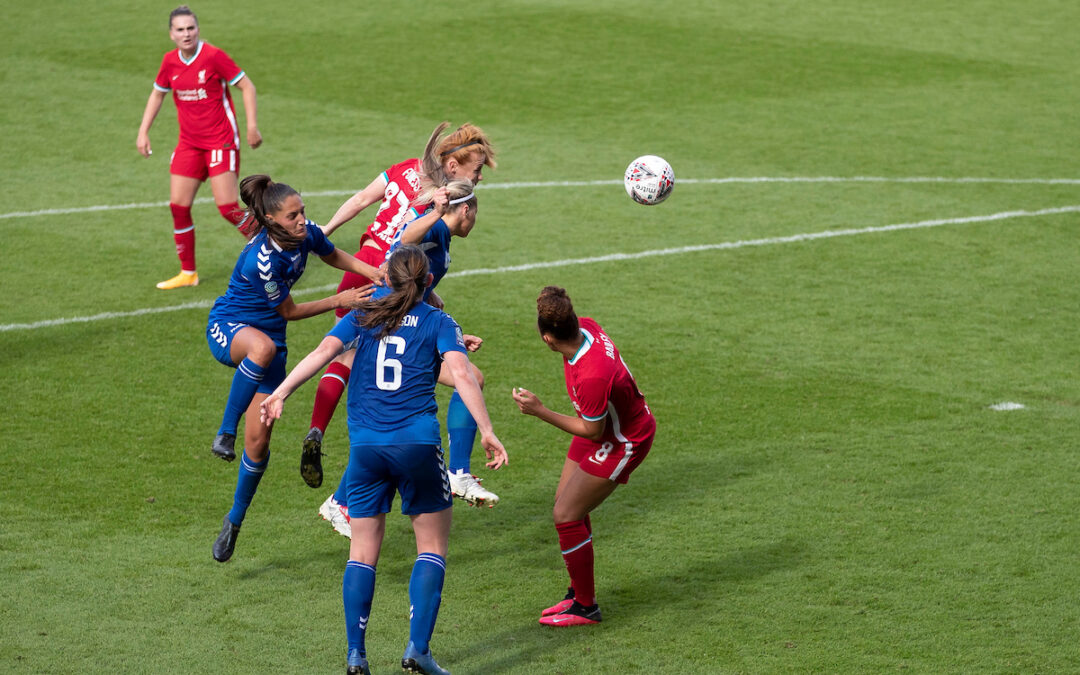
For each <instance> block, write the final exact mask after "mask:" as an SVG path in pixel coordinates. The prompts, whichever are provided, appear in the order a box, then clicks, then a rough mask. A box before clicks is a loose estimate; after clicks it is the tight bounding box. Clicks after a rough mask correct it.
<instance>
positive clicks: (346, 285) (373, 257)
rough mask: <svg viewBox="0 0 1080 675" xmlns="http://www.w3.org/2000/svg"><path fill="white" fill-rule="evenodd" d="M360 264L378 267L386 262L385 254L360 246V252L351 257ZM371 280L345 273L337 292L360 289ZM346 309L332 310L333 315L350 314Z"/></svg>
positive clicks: (379, 250)
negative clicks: (364, 263)
mask: <svg viewBox="0 0 1080 675" xmlns="http://www.w3.org/2000/svg"><path fill="white" fill-rule="evenodd" d="M353 257H354V258H356V259H357V260H359V261H360V262H366V263H367V264H369V265H371V266H372V267H378V266H380V265H382V264H383V263H384V262H386V253H384V252H383V250H382V249H380V248H375V247H374V246H360V250H359V251H357V252H356V255H354V256H353ZM370 283H371V279H368V278H367V277H365V276H364V275H362V274H355V273H353V272H346V273H345V274H344V276H342V277H341V283H340V284H338V287H337V292H338V293H340V292H342V291H347V290H349V289H350V288H360V287H361V286H363V285H364V284H370ZM351 311H352V310H351V309H349V308H348V307H338V308H337V309H335V310H334V314H337V318H339V319H340V318H341V317H343V316H345V315H346V314H348V313H349V312H351Z"/></svg>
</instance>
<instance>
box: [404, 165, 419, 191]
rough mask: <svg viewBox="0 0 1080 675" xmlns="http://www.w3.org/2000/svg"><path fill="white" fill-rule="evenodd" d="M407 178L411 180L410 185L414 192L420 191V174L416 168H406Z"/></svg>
mask: <svg viewBox="0 0 1080 675" xmlns="http://www.w3.org/2000/svg"><path fill="white" fill-rule="evenodd" d="M405 180H407V181H409V187H411V188H412V189H413V191H414V192H420V187H421V185H420V174H418V173H417V172H416V169H405Z"/></svg>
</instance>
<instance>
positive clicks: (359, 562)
mask: <svg viewBox="0 0 1080 675" xmlns="http://www.w3.org/2000/svg"><path fill="white" fill-rule="evenodd" d="M386 278H387V282H388V284H389V287H390V289H391V290H390V291H389V293H388V294H386V295H384V296H383V297H382V298H380V299H377V300H372V301H371V302H369V303H367V304H366V305H365V306H364V308H363V309H362V310H357V311H355V312H352V313H350V314H349V315H348V316H346V317H345V318H343V319H341V320H340V321H339V322H338V323H337V325H336V326H334V328H333V329H332V330H331V331H330V333H329V334H327V336H326V337H325V338H324V339H323V341H322V343H321V344H320V345H319V346H318V347H317V348H316V349H315V351H313V352H311V353H310V354H308V355H307V356H306V357H304V359H303V360H302V361H300V363H299V364H297V366H296V368H294V369H293V371H292V372H291V373H289V376H288V377H286V378H285V381H284V382H282V383H281V385H280V386H279V387H278V388H277V389H276V390H274V392H273V393H272V394H271V395H270V396H269V397H268V398H267V399H266V400H265V401H263V404H262V417H263V420H264V421H265V422H266V423H267V424H272V423H273V421H274V420H276V419H278V418H279V417H280V416H281V411H282V407H283V404H284V400H285V398H286V397H288V396H289V395H290V394H292V393H293V392H294V391H296V388H297V387H299V386H300V385H301V384H303V383H304V382H306V381H307V380H308V379H310V378H311V377H312V376H314V375H315V374H317V373H318V372H319V371H321V370H322V368H323V367H324V366H326V364H327V363H329V362H330V361H331V359H333V358H334V357H336V356H337V355H338V354H340V353H341V352H342V351H343V350H344V349H346V348H353V349H355V350H356V358H355V359H354V361H353V368H352V372H351V373H350V375H349V387H348V392H349V393H348V398H347V409H348V419H349V441H350V451H349V467H348V469H347V474H346V482H347V495H348V497H347V502H346V503H347V504H348V508H349V513H350V515H351V517H350V528H351V530H352V537H351V539H352V542H351V544H350V547H349V562H348V564H347V565H346V567H345V575H344V578H343V581H342V598H343V602H344V605H345V631H346V636H347V639H348V654H347V657H348V668H349V670H348V672H349V673H367V672H368V664H367V654H366V650H365V646H364V637H365V632H366V629H367V624H368V617H369V615H370V612H371V601H372V597H373V595H374V591H375V566H376V563H377V562H378V560H379V551H380V549H381V547H382V540H383V535H384V533H385V531H386V514H387V513H388V512H389V511H390V508H391V506H392V504H393V500H394V493H395V491H396V492H398V493H400V495H401V512H402V513H404V514H406V515H408V516H409V518H410V519H411V520H412V526H413V532H414V534H415V536H416V550H417V557H416V562H415V563H414V565H413V570H412V577H411V578H410V580H409V602H410V612H409V615H410V619H409V643H408V645H407V646H406V648H405V654H404V656H403V657H402V661H401V665H402V668H404V669H405V670H406V671H408V672H417V673H446V672H447V671H445V670H444V669H442V668H441V667H440V666H439V665H438V664H437V663H436V662H435V659H434V657H433V656H432V655H431V650H430V649H429V643H430V640H431V635H432V632H433V630H434V628H435V619H436V617H437V615H438V611H439V603H440V600H441V597H442V586H443V579H444V577H445V573H446V554H447V550H448V544H447V540H448V538H449V534H450V520H451V514H452V509H451V496H450V485H449V483H448V480H447V475H446V467H445V465H444V464H443V454H442V449H441V447H440V443H441V434H440V431H439V420H438V418H437V416H436V413H437V411H438V406H437V405H436V402H435V383H436V381H438V379H439V376H440V372H443V373H446V374H447V375H448V376H449V377H450V379H451V380H452V382H453V384H454V386H455V387H457V390H458V392H459V393H460V394H461V397H462V400H463V401H464V402H465V405H466V406H468V409H469V411H470V412H471V413H472V416H473V418H474V419H475V420H476V422H477V427H478V429H479V432H480V444H481V446H482V447H483V448H484V451H485V452H486V454H487V457H488V459H489V460H490V461H488V462H487V466H488V467H489V468H491V469H498V468H500V467H501V466H503V465H505V464H506V463H507V461H508V459H507V455H506V450H505V449H504V448H503V446H502V443H501V442H499V439H498V438H497V437H496V436H495V433H494V431H493V430H492V427H491V420H490V418H489V417H488V412H487V408H486V406H485V404H484V395H483V392H482V391H481V390H480V385H479V383H478V382H477V381H476V378H475V377H474V375H473V372H472V369H471V368H470V366H469V358H468V356H467V350H466V347H465V340H464V337H463V336H462V333H461V329H460V328H459V327H458V325H457V323H456V322H455V321H454V320H453V319H452V318H450V316H449V315H447V314H445V313H444V312H442V311H441V310H438V309H436V308H434V307H432V306H431V305H429V304H427V303H425V302H423V296H424V293H425V292H426V290H427V288H429V287H430V284H431V282H432V280H433V276H432V274H431V273H430V272H429V267H428V258H427V257H426V256H425V255H424V253H423V252H422V251H421V250H420V249H419V248H418V247H416V246H404V247H400V248H398V249H397V250H396V251H394V252H393V253H391V255H390V258H389V260H388V262H387V270H386Z"/></svg>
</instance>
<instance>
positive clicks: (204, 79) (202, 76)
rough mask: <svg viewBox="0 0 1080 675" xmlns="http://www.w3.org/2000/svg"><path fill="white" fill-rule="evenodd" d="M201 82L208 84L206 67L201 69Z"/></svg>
mask: <svg viewBox="0 0 1080 675" xmlns="http://www.w3.org/2000/svg"><path fill="white" fill-rule="evenodd" d="M199 84H206V69H205V68H204V69H203V70H200V71H199Z"/></svg>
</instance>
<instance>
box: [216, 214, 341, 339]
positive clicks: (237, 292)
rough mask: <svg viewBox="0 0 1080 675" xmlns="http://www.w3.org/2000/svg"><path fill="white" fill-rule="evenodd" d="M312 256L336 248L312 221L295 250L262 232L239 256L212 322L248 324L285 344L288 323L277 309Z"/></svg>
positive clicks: (325, 253) (320, 254)
mask: <svg viewBox="0 0 1080 675" xmlns="http://www.w3.org/2000/svg"><path fill="white" fill-rule="evenodd" d="M310 252H314V253H315V254H316V255H319V256H325V255H330V254H331V253H333V252H334V245H333V244H332V243H330V240H329V239H327V238H326V235H324V234H323V232H322V230H321V229H319V226H318V225H316V224H315V223H313V222H311V221H310V220H309V221H307V236H306V237H304V240H303V241H302V242H300V245H299V246H298V247H296V248H295V249H292V250H285V249H283V248H281V247H280V246H278V245H277V242H275V241H274V240H273V239H272V238H270V236H269V235H268V234H267V233H266V230H263V231H261V232H259V234H257V235H255V237H254V238H253V239H252V240H251V241H249V242H248V243H247V245H246V246H244V250H243V251H241V252H240V258H239V259H238V260H237V261H236V267H234V268H233V272H232V277H231V278H230V279H229V287H228V288H227V289H226V290H225V295H222V296H220V297H219V298H218V299H217V300H216V301H215V302H214V306H213V308H211V310H210V322H211V323H214V322H223V321H235V322H238V323H246V324H248V325H249V326H253V327H255V328H258V329H259V330H261V331H263V332H265V333H266V334H267V335H269V336H271V337H277V338H280V340H281V341H284V340H285V326H286V323H287V322H286V321H285V319H284V317H282V316H281V315H280V314H278V313H277V307H278V305H280V304H281V303H282V302H284V301H285V298H287V297H289V291H290V289H291V288H292V287H293V284H295V283H296V282H297V281H298V280H299V279H300V276H301V275H302V274H303V273H304V267H305V266H306V265H307V257H308V253H310Z"/></svg>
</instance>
